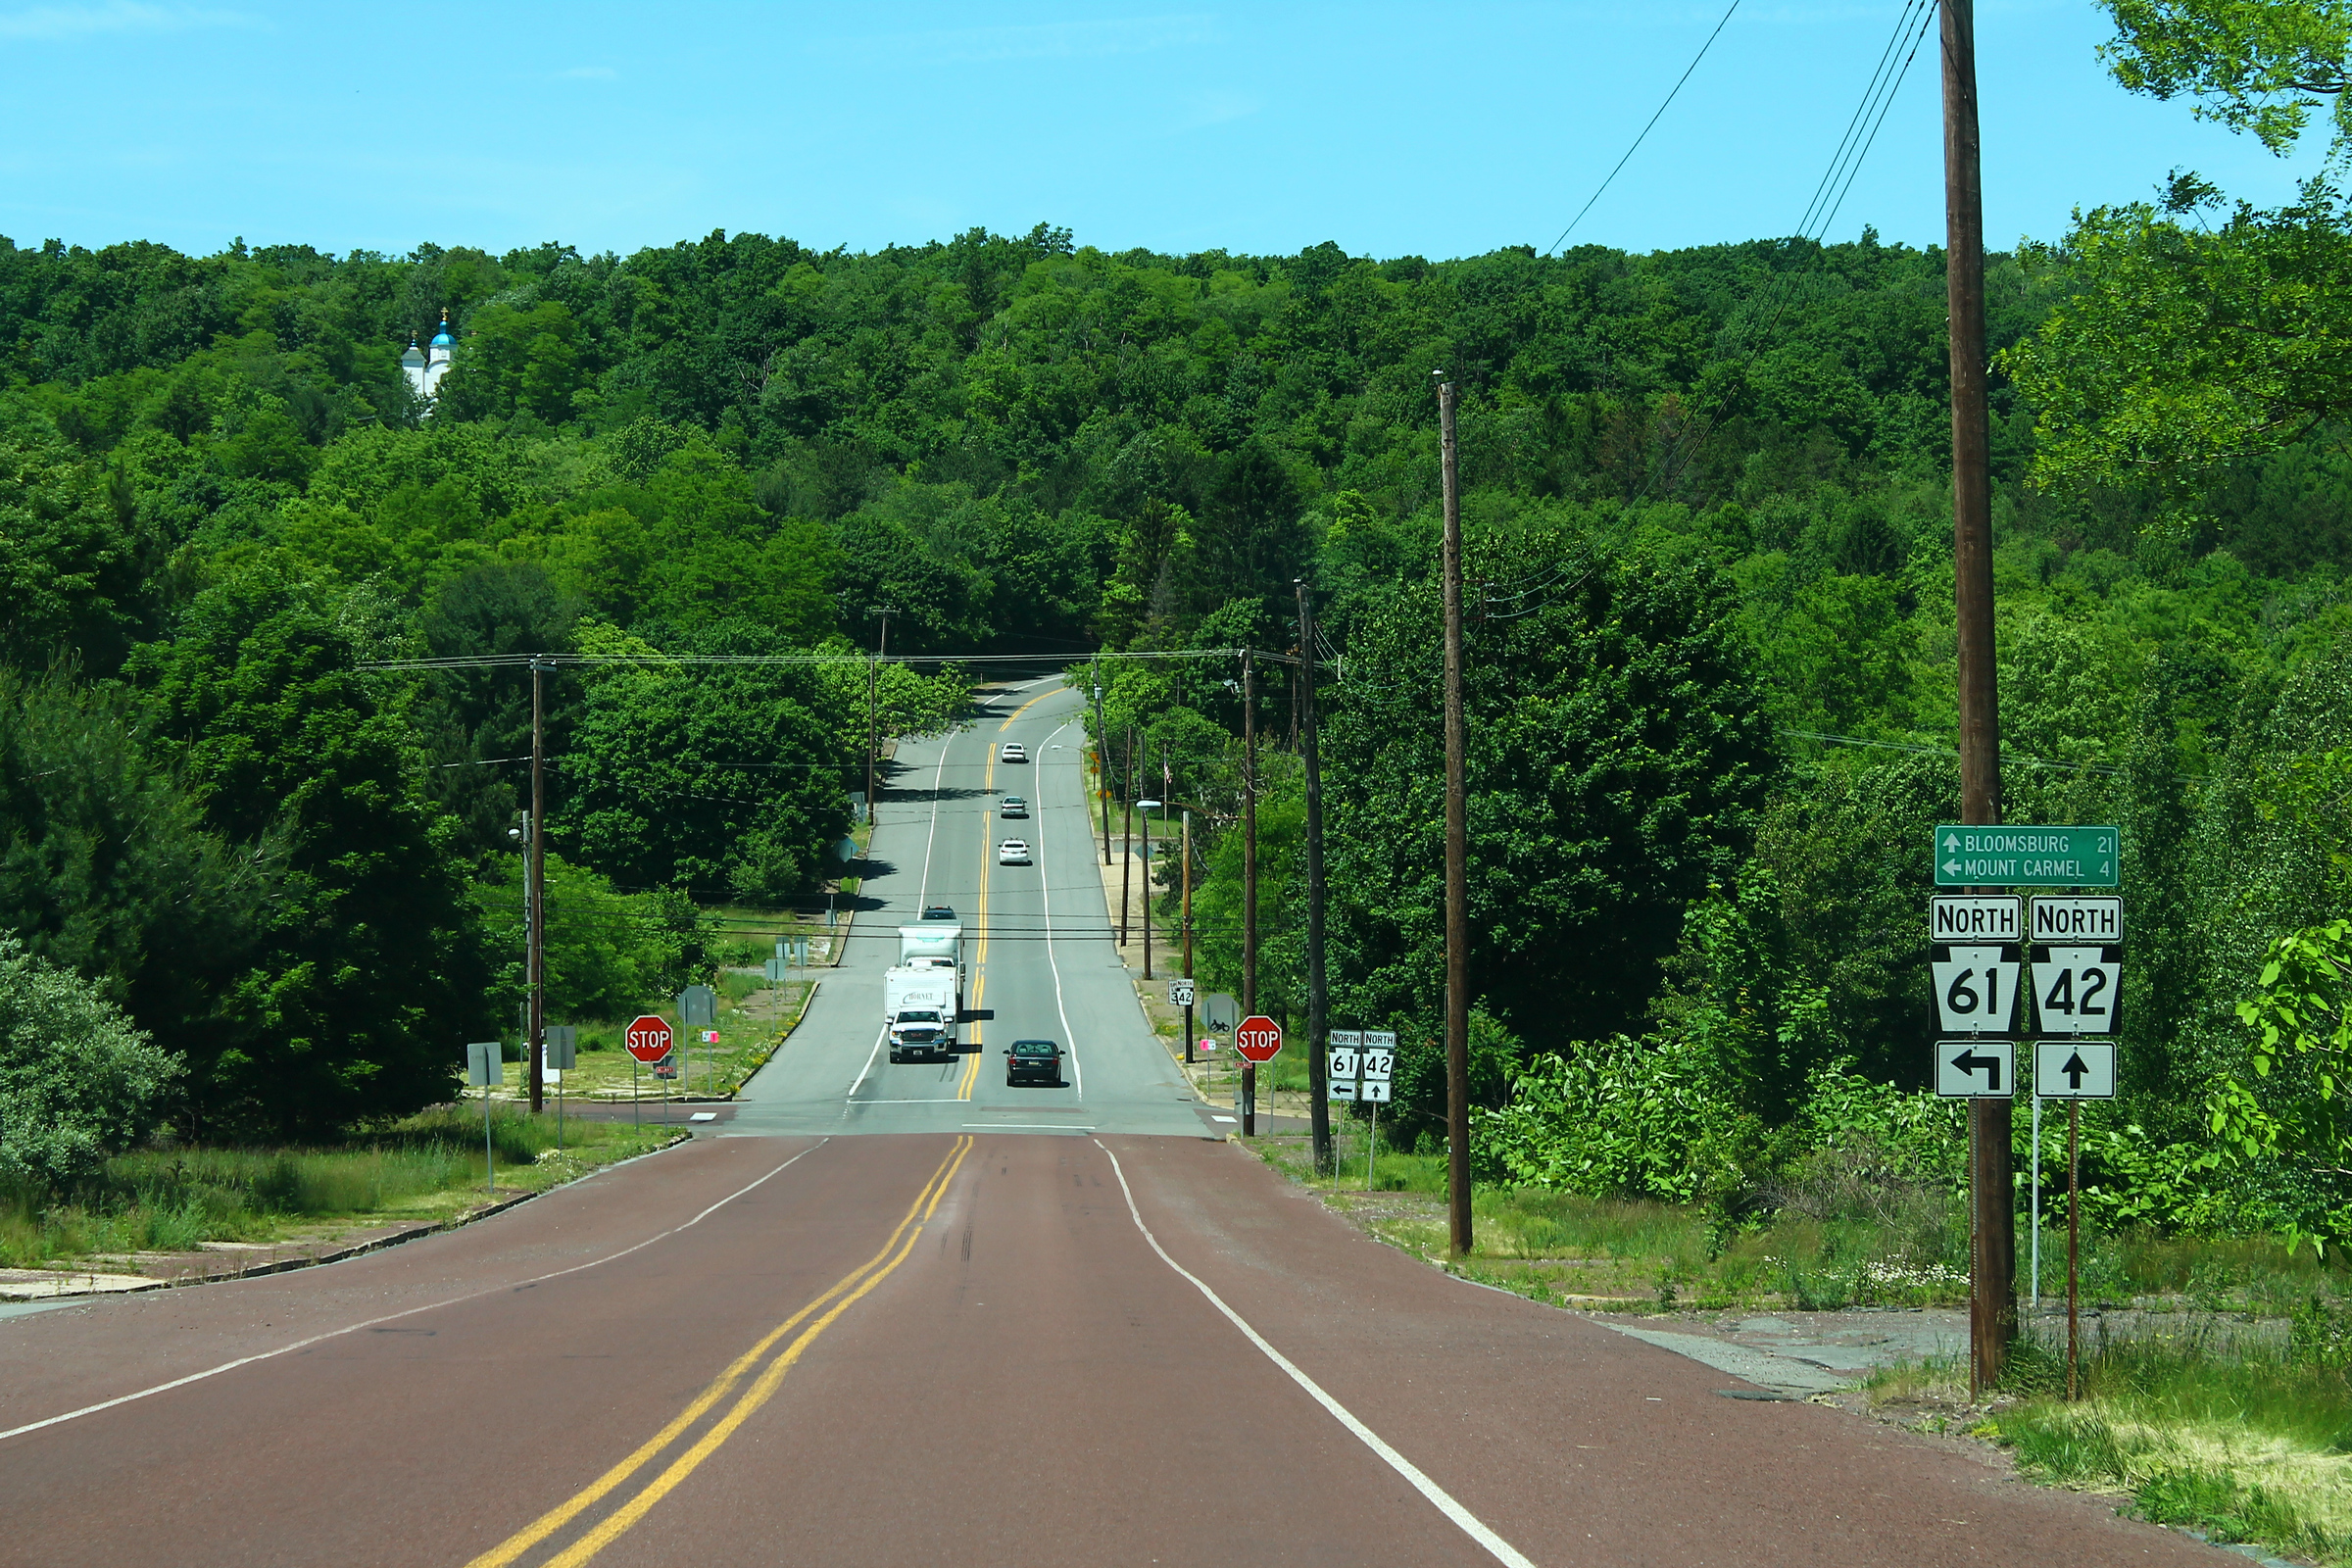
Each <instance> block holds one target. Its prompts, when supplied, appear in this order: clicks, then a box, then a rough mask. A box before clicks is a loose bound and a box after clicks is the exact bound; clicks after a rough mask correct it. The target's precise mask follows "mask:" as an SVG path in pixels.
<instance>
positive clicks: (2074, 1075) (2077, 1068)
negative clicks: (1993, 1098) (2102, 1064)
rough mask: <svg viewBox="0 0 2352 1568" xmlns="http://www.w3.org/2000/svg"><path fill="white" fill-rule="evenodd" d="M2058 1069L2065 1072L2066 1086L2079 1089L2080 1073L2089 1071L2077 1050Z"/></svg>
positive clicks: (2086, 1063)
mask: <svg viewBox="0 0 2352 1568" xmlns="http://www.w3.org/2000/svg"><path fill="white" fill-rule="evenodd" d="M2058 1070H2059V1071H2060V1072H2062V1073H2064V1074H2066V1083H2067V1087H2068V1088H2070V1089H2080V1088H2082V1075H2083V1074H2084V1073H2086V1072H2088V1071H2090V1064H2089V1063H2088V1062H2086V1061H2084V1060H2083V1059H2082V1053H2081V1052H2080V1051H2078V1052H2076V1053H2074V1054H2072V1055H2070V1056H2068V1057H2067V1058H2066V1065H2065V1066H2063V1067H2061V1068H2059V1069H2058ZM1996 1087H1997V1086H1996Z"/></svg>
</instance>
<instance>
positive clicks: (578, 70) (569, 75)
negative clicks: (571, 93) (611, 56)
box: [556, 66, 620, 81]
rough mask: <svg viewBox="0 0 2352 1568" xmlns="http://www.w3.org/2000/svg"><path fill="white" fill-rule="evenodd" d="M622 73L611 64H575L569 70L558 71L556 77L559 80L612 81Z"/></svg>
mask: <svg viewBox="0 0 2352 1568" xmlns="http://www.w3.org/2000/svg"><path fill="white" fill-rule="evenodd" d="M619 74H620V73H619V72H617V71H614V70H613V68H612V67H611V66H574V67H572V68H571V69H570V70H569V71H559V72H557V73H556V79H557V80H559V81H612V80H613V79H614V78H615V77H617V76H618V75H619Z"/></svg>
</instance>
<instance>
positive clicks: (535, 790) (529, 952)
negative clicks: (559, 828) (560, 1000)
mask: <svg viewBox="0 0 2352 1568" xmlns="http://www.w3.org/2000/svg"><path fill="white" fill-rule="evenodd" d="M550 667H551V666H549V665H547V664H544V663H542V662H539V661H538V660H536V659H534V660H532V661H531V842H530V846H529V849H530V881H529V886H528V888H527V890H526V892H525V895H524V914H523V918H524V920H525V921H527V922H528V924H529V926H530V931H531V940H530V944H529V946H528V948H527V949H526V950H525V957H524V960H523V961H524V968H525V970H526V973H525V975H524V979H525V981H526V983H527V984H528V985H529V986H530V990H531V1000H530V1012H529V1015H528V1017H527V1019H526V1021H525V1026H524V1032H525V1033H526V1034H528V1035H529V1037H530V1039H529V1041H528V1043H527V1046H526V1049H525V1050H524V1052H523V1055H524V1058H525V1060H526V1063H527V1070H528V1071H529V1073H530V1075H531V1111H532V1113H533V1114H534V1115H535V1114H537V1113H538V1112H540V1111H542V1110H545V1109H546V1108H547V1085H546V1084H544V1083H543V1082H541V1081H540V1080H541V1079H542V1077H544V1075H545V1069H546V1066H547V848H546V846H547V671H548V669H549V668H550Z"/></svg>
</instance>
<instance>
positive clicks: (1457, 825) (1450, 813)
mask: <svg viewBox="0 0 2352 1568" xmlns="http://www.w3.org/2000/svg"><path fill="white" fill-rule="evenodd" d="M1438 377H1439V379H1438V430H1439V434H1440V436H1441V438H1442V442H1443V448H1444V454H1445V455H1444V470H1443V471H1444V477H1445V486H1446V558H1445V573H1446V1207H1447V1211H1448V1215H1449V1218H1450V1221H1451V1223H1450V1225H1449V1227H1448V1241H1449V1244H1450V1246H1451V1248H1452V1250H1453V1255H1454V1256H1456V1257H1463V1256H1467V1255H1468V1254H1469V1251H1470V1241H1471V1237H1470V911H1469V904H1470V826H1469V812H1468V805H1467V800H1468V789H1467V786H1466V784H1465V783H1464V772H1465V764H1464V761H1463V753H1464V751H1465V749H1466V747H1467V738H1466V737H1465V736H1464V734H1463V729H1462V498H1461V490H1460V485H1459V472H1458V465H1457V464H1456V462H1455V447H1454V439H1453V399H1454V390H1453V383H1452V382H1451V381H1448V380H1446V379H1445V372H1444V371H1442V370H1441V371H1439V372H1438Z"/></svg>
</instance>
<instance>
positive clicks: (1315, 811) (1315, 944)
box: [1293, 577, 1337, 1176]
mask: <svg viewBox="0 0 2352 1568" xmlns="http://www.w3.org/2000/svg"><path fill="white" fill-rule="evenodd" d="M1293 586H1295V587H1296V588H1297V589H1298V590H1299V683H1298V687H1299V757H1300V760H1303V761H1304V762H1305V764H1306V1039H1305V1040H1304V1041H1303V1042H1301V1044H1303V1045H1304V1046H1305V1048H1306V1102H1307V1103H1306V1120H1307V1126H1308V1128H1309V1129H1310V1130H1311V1132H1312V1134H1313V1142H1314V1152H1315V1173H1316V1174H1317V1175H1319V1176H1328V1175H1330V1174H1331V1173H1332V1172H1333V1170H1335V1169H1336V1168H1337V1164H1336V1161H1335V1159H1334V1156H1333V1152H1332V1147H1331V1106H1330V1105H1329V1104H1328V1103H1325V1101H1324V1098H1323V1096H1324V1083H1323V1078H1324V1069H1325V1062H1324V1059H1323V1036H1324V1031H1325V1029H1326V1028H1327V1026H1328V1025H1329V1022H1330V1020H1329V1019H1328V1018H1327V1017H1326V1016H1325V1011H1326V1006H1327V1001H1326V998H1325V996H1324V983H1325V982H1324V972H1323V765H1322V759H1321V758H1320V757H1319V756H1318V755H1317V749H1316V735H1315V606H1314V599H1313V596H1312V595H1310V594H1309V593H1308V592H1307V591H1306V580H1305V579H1304V578H1303V577H1302V578H1299V580H1298V581H1297V582H1296V583H1295V584H1294V585H1293Z"/></svg>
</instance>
